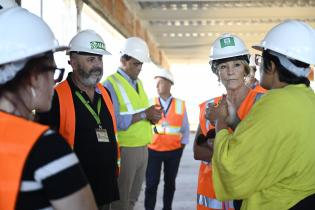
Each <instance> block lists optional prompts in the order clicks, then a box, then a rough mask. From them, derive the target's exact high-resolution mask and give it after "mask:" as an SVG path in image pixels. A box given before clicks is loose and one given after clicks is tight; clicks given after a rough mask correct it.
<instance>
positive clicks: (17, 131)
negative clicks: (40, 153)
mask: <svg viewBox="0 0 315 210" xmlns="http://www.w3.org/2000/svg"><path fill="white" fill-rule="evenodd" d="M46 130H48V126H43V125H40V124H37V123H34V122H32V121H28V120H25V119H22V118H19V117H16V116H14V115H10V114H7V113H3V112H0V209H3V210H14V209H15V205H16V200H17V196H18V193H19V191H20V183H21V178H22V172H23V168H24V164H25V161H26V159H27V157H28V155H29V152H30V151H31V149H32V147H33V145H34V144H35V142H36V141H37V140H38V138H39V137H40V136H41V135H42V134H43V133H44V132H45V131H46Z"/></svg>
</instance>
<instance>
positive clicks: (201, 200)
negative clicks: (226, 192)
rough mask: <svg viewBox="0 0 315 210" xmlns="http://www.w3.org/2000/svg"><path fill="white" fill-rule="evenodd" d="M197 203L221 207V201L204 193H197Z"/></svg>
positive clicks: (213, 207)
mask: <svg viewBox="0 0 315 210" xmlns="http://www.w3.org/2000/svg"><path fill="white" fill-rule="evenodd" d="M197 204H199V205H202V206H205V207H207V208H210V209H222V208H223V205H222V202H221V201H219V200H216V199H214V198H209V197H206V196H204V195H200V194H197Z"/></svg>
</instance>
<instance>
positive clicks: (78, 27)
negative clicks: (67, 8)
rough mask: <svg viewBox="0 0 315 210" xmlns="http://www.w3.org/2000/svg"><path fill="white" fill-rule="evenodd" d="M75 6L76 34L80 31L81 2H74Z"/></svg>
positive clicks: (79, 0) (80, 0)
mask: <svg viewBox="0 0 315 210" xmlns="http://www.w3.org/2000/svg"><path fill="white" fill-rule="evenodd" d="M75 5H76V7H77V32H79V31H81V13H82V7H83V1H82V0H75Z"/></svg>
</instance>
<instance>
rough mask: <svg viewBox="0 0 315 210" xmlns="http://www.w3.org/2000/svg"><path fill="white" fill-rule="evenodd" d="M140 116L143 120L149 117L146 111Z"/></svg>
mask: <svg viewBox="0 0 315 210" xmlns="http://www.w3.org/2000/svg"><path fill="white" fill-rule="evenodd" d="M140 118H141V120H144V119H146V118H147V115H146V114H145V112H141V113H140Z"/></svg>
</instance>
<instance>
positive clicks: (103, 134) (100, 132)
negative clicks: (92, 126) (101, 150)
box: [96, 128, 109, 142]
mask: <svg viewBox="0 0 315 210" xmlns="http://www.w3.org/2000/svg"><path fill="white" fill-rule="evenodd" d="M96 136H97V140H98V142H109V138H108V135H107V131H106V129H101V128H97V129H96Z"/></svg>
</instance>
